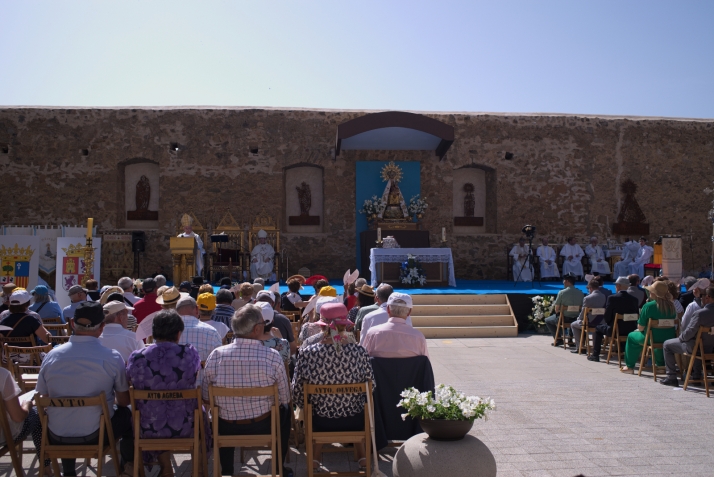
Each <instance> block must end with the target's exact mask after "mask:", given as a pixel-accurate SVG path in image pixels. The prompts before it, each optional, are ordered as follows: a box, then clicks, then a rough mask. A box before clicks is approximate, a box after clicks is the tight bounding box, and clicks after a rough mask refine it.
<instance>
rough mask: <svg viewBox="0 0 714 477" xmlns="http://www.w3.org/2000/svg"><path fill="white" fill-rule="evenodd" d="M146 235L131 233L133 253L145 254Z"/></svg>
mask: <svg viewBox="0 0 714 477" xmlns="http://www.w3.org/2000/svg"><path fill="white" fill-rule="evenodd" d="M145 242H146V234H145V233H144V232H132V233H131V251H132V252H134V253H136V252H143V251H144V248H145Z"/></svg>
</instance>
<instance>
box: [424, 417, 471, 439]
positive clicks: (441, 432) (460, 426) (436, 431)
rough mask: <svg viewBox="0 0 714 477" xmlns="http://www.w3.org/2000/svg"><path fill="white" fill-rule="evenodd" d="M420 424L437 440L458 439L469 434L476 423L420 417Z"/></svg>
mask: <svg viewBox="0 0 714 477" xmlns="http://www.w3.org/2000/svg"><path fill="white" fill-rule="evenodd" d="M419 425H420V426H421V428H422V430H423V431H424V432H426V434H427V435H428V436H429V437H430V438H432V439H434V440H436V441H458V440H461V439H463V438H464V436H465V435H466V434H468V432H469V431H470V430H471V427H473V425H474V423H473V422H472V421H451V420H448V419H419Z"/></svg>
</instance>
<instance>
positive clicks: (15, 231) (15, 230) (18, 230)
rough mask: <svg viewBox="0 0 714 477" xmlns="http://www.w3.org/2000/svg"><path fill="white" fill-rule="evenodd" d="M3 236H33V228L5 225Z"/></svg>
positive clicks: (29, 226) (31, 226) (32, 226)
mask: <svg viewBox="0 0 714 477" xmlns="http://www.w3.org/2000/svg"><path fill="white" fill-rule="evenodd" d="M3 235H35V226H34V225H7V226H5V227H3Z"/></svg>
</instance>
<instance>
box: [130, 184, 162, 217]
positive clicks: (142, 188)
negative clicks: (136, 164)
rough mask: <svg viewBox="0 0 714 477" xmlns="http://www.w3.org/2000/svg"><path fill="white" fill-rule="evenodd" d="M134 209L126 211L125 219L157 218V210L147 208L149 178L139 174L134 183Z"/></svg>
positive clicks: (149, 197) (149, 198) (149, 189)
mask: <svg viewBox="0 0 714 477" xmlns="http://www.w3.org/2000/svg"><path fill="white" fill-rule="evenodd" d="M135 197H136V210H130V211H128V212H127V213H126V218H127V220H159V211H157V210H149V201H150V200H151V183H150V182H149V178H148V177H146V176H141V177H140V178H139V181H138V182H137V183H136V196H135Z"/></svg>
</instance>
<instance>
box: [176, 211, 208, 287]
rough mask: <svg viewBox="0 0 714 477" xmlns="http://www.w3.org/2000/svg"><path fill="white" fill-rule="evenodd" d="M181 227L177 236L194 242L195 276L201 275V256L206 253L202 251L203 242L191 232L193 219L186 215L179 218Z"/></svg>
mask: <svg viewBox="0 0 714 477" xmlns="http://www.w3.org/2000/svg"><path fill="white" fill-rule="evenodd" d="M181 226H182V227H183V233H181V234H179V235H178V236H179V237H193V238H194V239H195V240H196V249H197V250H198V252H197V253H196V275H202V273H203V255H204V254H205V253H206V251H205V250H204V249H203V240H201V237H200V236H199V235H198V234H197V233H196V232H194V231H193V218H191V216H190V215H188V214H183V217H181Z"/></svg>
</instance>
